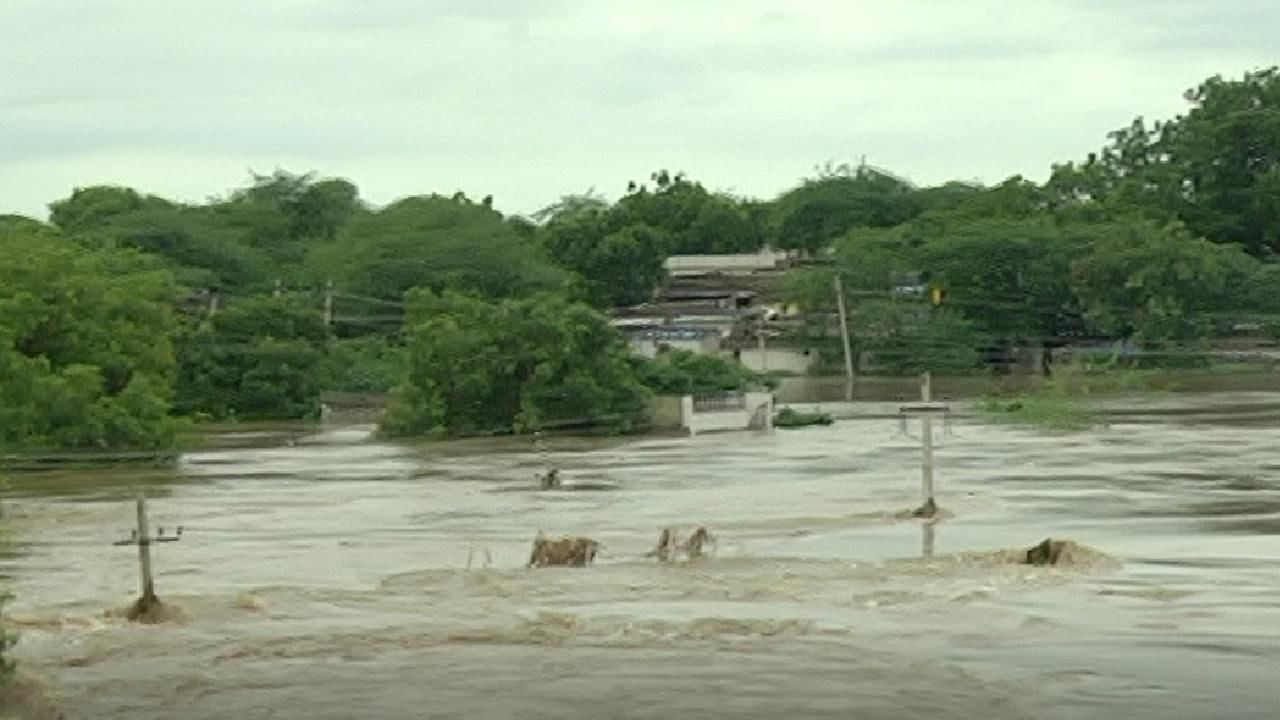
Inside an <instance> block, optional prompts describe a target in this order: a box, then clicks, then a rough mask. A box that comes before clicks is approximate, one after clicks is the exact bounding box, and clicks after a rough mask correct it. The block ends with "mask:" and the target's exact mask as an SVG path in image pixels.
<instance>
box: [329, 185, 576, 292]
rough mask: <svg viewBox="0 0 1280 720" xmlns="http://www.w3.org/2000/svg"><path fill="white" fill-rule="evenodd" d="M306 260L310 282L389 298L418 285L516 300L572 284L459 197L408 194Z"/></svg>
mask: <svg viewBox="0 0 1280 720" xmlns="http://www.w3.org/2000/svg"><path fill="white" fill-rule="evenodd" d="M309 263H310V266H311V276H312V280H313V282H316V283H319V282H324V281H326V280H333V281H334V282H335V283H336V284H337V285H338V286H339V288H340V289H341V290H343V291H345V292H349V293H355V294H359V295H366V296H370V297H375V298H381V299H384V300H391V301H399V300H400V299H401V298H402V297H403V296H404V293H405V292H406V291H408V290H410V289H411V288H416V287H425V288H431V289H433V290H437V291H441V290H444V289H446V288H448V289H453V290H461V291H469V292H470V291H474V292H478V293H481V294H483V295H485V296H487V297H494V298H505V297H519V296H524V295H530V294H533V293H536V292H541V291H546V290H559V289H562V288H564V287H565V286H566V284H567V283H568V282H569V279H570V278H569V275H568V274H567V273H565V272H564V271H563V270H561V269H560V268H558V267H556V266H555V264H553V263H552V262H551V261H550V260H549V259H548V258H547V257H546V256H545V254H544V252H543V251H542V249H541V248H540V247H539V246H538V245H537V244H536V243H534V242H531V241H530V240H529V239H528V238H526V237H522V235H521V233H520V232H518V231H517V229H516V227H515V226H513V225H512V224H511V223H509V222H507V221H506V220H505V219H504V218H503V216H502V214H501V213H499V212H498V211H496V210H494V209H493V208H492V207H491V206H490V205H489V204H488V203H484V202H481V203H476V202H473V201H471V200H470V199H468V198H466V197H465V196H461V195H458V196H455V197H452V198H448V197H443V196H440V195H429V196H419V197H412V198H407V199H404V200H401V201H399V202H396V203H393V204H391V205H389V206H387V207H385V208H383V209H382V210H381V211H379V212H377V213H370V214H361V215H357V216H356V217H355V218H354V219H352V220H351V222H349V223H348V224H347V225H346V226H344V227H343V229H342V230H341V231H339V232H338V234H337V238H336V239H335V240H334V241H333V242H331V243H327V244H324V245H320V246H317V247H316V249H315V250H314V252H313V253H312V255H311V257H310V259H309Z"/></svg>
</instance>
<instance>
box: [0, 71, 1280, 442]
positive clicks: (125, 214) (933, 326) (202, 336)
mask: <svg viewBox="0 0 1280 720" xmlns="http://www.w3.org/2000/svg"><path fill="white" fill-rule="evenodd" d="M1186 99H1187V101H1188V105H1189V109H1188V111H1187V112H1186V113H1185V114H1183V115H1180V116H1178V117H1175V118H1173V119H1170V120H1167V121H1162V122H1156V123H1151V124H1149V123H1147V122H1146V121H1145V120H1143V119H1138V120H1136V121H1134V122H1133V123H1131V124H1130V125H1128V126H1125V127H1124V128H1122V129H1120V130H1117V131H1116V132H1114V133H1112V134H1111V135H1110V136H1109V138H1108V139H1107V142H1106V144H1105V146H1104V147H1102V148H1101V150H1100V151H1099V152H1097V153H1093V154H1090V155H1089V156H1088V157H1086V158H1085V159H1084V160H1082V161H1079V162H1067V163H1063V164H1060V165H1056V166H1054V167H1053V168H1052V172H1051V175H1050V177H1049V178H1048V180H1047V181H1045V182H1044V183H1035V182H1031V181H1028V180H1026V179H1024V178H1020V177H1014V178H1010V179H1008V180H1006V181H1005V182H1002V183H1000V184H998V185H995V186H993V187H983V186H978V185H973V184H967V183H960V182H952V183H946V184H943V185H940V186H936V187H917V186H915V185H913V184H912V183H910V182H908V181H906V180H904V179H902V178H899V177H896V176H894V175H893V174H892V173H890V172H887V171H883V170H879V169H876V168H871V167H867V166H865V165H862V166H857V167H850V166H832V165H827V166H825V167H823V168H821V169H819V170H818V171H817V172H816V173H815V174H814V176H813V177H811V178H808V179H805V180H803V181H802V182H800V183H799V184H798V185H797V186H795V187H794V188H792V189H790V190H788V191H786V192H784V193H782V194H781V195H779V196H778V197H776V198H773V199H770V200H758V199H749V198H741V197H735V196H733V195H730V194H727V193H722V192H717V191H714V190H711V189H708V188H707V187H705V186H704V185H703V184H702V183H700V182H698V181H696V180H693V179H690V178H688V177H687V176H686V175H684V174H683V173H672V172H670V171H667V170H658V171H656V172H654V173H653V174H652V175H651V176H650V177H649V178H647V179H646V180H645V181H643V182H634V181H633V182H630V183H628V184H627V185H626V187H625V192H624V193H623V194H622V196H621V197H620V198H619V199H618V200H617V201H615V202H610V201H608V200H606V199H605V198H603V197H601V196H599V195H596V194H595V193H594V192H590V191H589V192H587V193H584V194H581V195H572V196H567V197H564V198H562V199H561V200H560V201H559V202H557V203H555V204H553V205H551V206H549V207H547V208H545V209H543V210H542V211H539V212H537V213H534V214H532V215H531V216H529V217H520V216H511V215H504V214H503V213H501V212H500V211H499V210H497V209H496V207H495V205H494V201H493V198H491V197H485V198H483V199H481V200H478V201H477V200H475V199H472V198H469V197H467V196H466V195H465V194H462V193H456V194H453V195H439V194H432V195H420V196H415V197H408V198H405V199H403V200H400V201H398V202H395V203H392V204H390V205H388V206H386V207H381V208H376V207H372V206H370V205H369V204H367V203H365V202H364V201H362V200H361V199H360V194H359V191H358V188H357V187H356V185H354V184H353V183H351V182H350V181H348V180H344V179H338V178H318V177H316V176H313V175H309V174H303V175H297V174H292V173H288V172H284V171H277V172H275V173H273V174H271V175H265V176H256V175H255V176H253V177H252V178H251V180H250V182H249V183H248V184H247V185H246V186H245V187H242V188H240V189H237V190H235V191H232V192H230V193H228V194H227V195H226V196H224V197H218V198H213V199H210V200H208V201H207V202H204V203H197V204H190V203H179V202H173V201H170V200H167V199H165V198H161V197H157V196H154V195H149V194H146V193H144V192H141V191H139V190H136V189H132V188H126V187H117V186H111V185H100V186H92V187H85V188H77V189H75V190H74V191H73V192H71V194H70V195H69V196H67V197H65V198H63V199H60V200H57V201H55V202H52V203H51V204H50V215H49V219H48V221H47V222H43V221H39V220H35V219H31V218H23V217H18V216H0V311H2V312H0V420H2V421H3V422H2V423H0V445H3V446H5V447H19V448H41V447H64V448H65V447H83V448H121V447H163V446H165V445H168V444H170V443H172V442H173V439H174V437H175V434H176V432H177V430H178V428H179V427H180V426H179V419H180V418H188V417H192V418H213V419H232V418H273V419H274V418H280V419H283V418H298V417H309V416H314V415H315V414H316V413H317V412H318V411H319V398H320V394H321V393H322V392H323V391H325V390H346V391H354V392H384V391H388V390H395V392H396V397H397V400H396V402H395V405H394V406H393V408H392V409H391V411H390V412H389V414H388V416H387V423H386V429H387V430H388V431H389V432H394V433H399V434H417V433H445V434H449V433H455V434H456V433H464V432H472V431H476V432H478V431H482V430H493V429H495V428H505V429H507V430H520V429H528V428H534V427H540V426H551V425H555V424H557V423H561V424H563V423H569V422H576V421H586V420H590V421H592V422H600V423H603V424H605V425H607V426H610V427H614V428H616V429H627V428H632V427H636V426H638V425H639V424H642V422H643V416H644V412H643V407H644V402H645V399H646V397H647V395H648V394H650V393H652V392H686V391H710V390H715V389H729V388H734V387H741V386H742V385H744V384H746V383H751V382H756V381H758V378H754V377H752V376H751V375H750V374H749V373H744V372H742V371H741V370H740V368H737V367H736V366H734V365H733V364H732V363H726V362H724V361H720V360H714V359H699V358H694V357H691V356H686V355H681V354H675V355H671V356H667V357H664V358H660V359H659V360H658V361H640V360H637V359H635V358H631V357H630V356H629V353H628V352H627V350H626V347H625V344H624V343H623V342H622V340H621V337H620V336H619V335H618V334H617V333H616V331H614V330H613V329H612V328H611V327H610V326H609V325H608V323H607V321H606V320H605V317H604V315H603V314H602V311H605V310H607V309H609V308H611V307H614V306H617V305H628V304H636V303H641V302H645V301H646V300H648V299H649V298H651V297H652V295H653V292H654V289H655V288H656V287H657V286H658V285H659V284H660V283H662V282H663V280H664V269H663V268H664V260H665V259H666V258H667V257H668V256H670V255H672V254H690V253H695V254H696V253H735V252H752V251H756V250H759V249H761V248H764V247H772V248H778V249H787V250H794V251H796V252H797V253H798V254H799V255H800V256H801V257H803V258H808V259H810V260H811V261H812V263H811V264H810V265H809V266H808V267H806V268H803V269H800V270H797V271H793V272H792V273H789V274H788V276H787V277H786V280H785V282H784V284H783V286H781V287H780V288H778V294H779V296H780V297H782V298H784V299H786V300H789V301H790V302H792V303H794V304H796V305H798V306H800V307H801V308H802V309H803V310H805V311H806V312H805V313H804V317H805V318H806V322H805V323H804V325H803V326H802V327H801V328H799V329H798V330H797V331H796V333H797V334H798V335H799V336H800V339H802V340H804V341H806V342H817V343H819V344H821V346H822V347H823V349H824V351H829V350H830V349H832V348H834V347H836V344H835V340H834V339H835V338H836V337H838V332H833V328H832V325H831V320H830V318H831V315H832V313H831V311H832V310H833V308H834V305H835V303H834V296H833V292H832V278H833V276H834V275H836V274H839V276H840V277H841V280H842V283H843V287H844V290H845V293H846V298H845V300H846V304H847V306H848V310H849V316H850V329H851V331H852V334H853V336H854V339H855V342H856V343H857V345H858V347H859V349H862V350H867V351H869V352H870V353H871V355H873V356H874V357H876V358H878V360H877V363H878V367H879V368H880V369H882V370H883V371H886V372H911V371H915V370H919V369H925V368H928V369H934V370H937V371H945V370H956V371H962V370H967V369H970V368H974V367H977V366H978V365H980V364H981V360H982V358H983V357H984V356H989V355H990V354H991V353H992V352H996V353H1000V352H1007V351H1008V350H1009V349H1010V348H1014V347H1025V346H1046V347H1050V348H1052V347H1053V346H1054V345H1056V344H1061V343H1064V342H1067V341H1069V340H1070V339H1072V338H1082V337H1098V338H1107V339H1113V340H1127V341H1131V342H1133V343H1136V344H1139V345H1142V346H1146V347H1150V348H1162V347H1164V348H1168V347H1175V346H1178V347H1182V346H1186V345H1188V344H1193V343H1195V342H1199V341H1203V340H1205V339H1207V338H1212V337H1214V336H1215V335H1217V334H1220V333H1222V332H1223V331H1224V328H1228V327H1229V326H1230V325H1231V324H1232V323H1233V322H1237V321H1240V320H1242V319H1248V318H1250V317H1253V318H1256V319H1260V320H1261V321H1263V322H1264V323H1271V324H1272V325H1273V326H1274V327H1280V325H1278V324H1276V323H1274V322H1273V321H1274V318H1276V317H1277V316H1278V315H1280V269H1277V268H1278V267H1280V266H1278V265H1276V264H1274V260H1275V257H1276V255H1277V253H1280V74H1278V73H1277V70H1275V69H1269V70H1262V71H1258V72H1251V73H1246V74H1245V75H1244V76H1243V77H1241V78H1239V79H1224V78H1221V77H1214V78H1210V79H1208V80H1206V81H1205V82H1203V83H1201V84H1200V85H1199V86H1198V87H1196V88H1194V89H1193V90H1191V91H1189V92H1188V93H1187V96H1186ZM330 283H332V288H334V290H332V292H331V294H330V295H329V297H330V299H331V300H332V299H333V298H336V303H337V305H338V310H336V311H334V310H333V308H332V307H330V312H332V315H331V320H332V321H331V322H328V323H326V322H325V317H326V315H325V313H324V311H322V307H323V303H324V296H325V292H326V288H327V287H329V286H330V285H329V284H330ZM912 286H918V287H923V288H925V290H924V293H923V294H910V293H904V292H902V290H903V288H907V287H912ZM934 289H937V290H940V291H942V292H943V293H944V294H943V295H942V296H941V297H940V300H941V302H940V303H934V302H931V301H930V299H931V292H932V291H933V290H934Z"/></svg>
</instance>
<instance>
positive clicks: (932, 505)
mask: <svg viewBox="0 0 1280 720" xmlns="http://www.w3.org/2000/svg"><path fill="white" fill-rule="evenodd" d="M937 516H938V503H936V502H934V500H933V498H932V497H930V498H929V499H928V500H925V501H924V504H923V505H921V506H920V507H918V508H916V509H915V510H912V511H911V517H913V518H924V519H930V520H931V519H933V518H935V517H937Z"/></svg>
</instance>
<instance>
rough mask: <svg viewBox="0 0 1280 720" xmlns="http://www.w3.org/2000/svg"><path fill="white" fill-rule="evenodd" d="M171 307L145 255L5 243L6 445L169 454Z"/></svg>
mask: <svg viewBox="0 0 1280 720" xmlns="http://www.w3.org/2000/svg"><path fill="white" fill-rule="evenodd" d="M174 296H175V287H174V285H173V279H172V277H171V275H170V274H169V273H168V272H165V271H164V270H162V269H160V268H159V267H158V265H157V264H156V263H155V262H154V261H151V260H149V259H148V258H145V257H143V256H140V255H139V254H137V253H133V252H127V251H92V250H88V249H85V248H82V247H80V246H77V245H75V244H72V243H67V242H65V241H62V240H60V239H58V238H53V237H50V236H49V235H48V234H47V233H43V232H34V233H31V232H21V231H19V232H10V233H0V445H3V446H6V447H12V448H19V449H43V448H99V449H122V448H162V447H166V446H168V445H170V444H172V442H173V441H174V438H175V435H174V432H175V426H174V424H173V423H172V422H171V421H170V419H169V417H168V412H169V401H170V397H171V384H172V380H173V375H174V357H173V350H172V345H171V342H170V334H171V332H172V330H173V327H174V320H173V314H172V310H171V308H172V304H173V298H174Z"/></svg>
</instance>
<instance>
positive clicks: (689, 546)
mask: <svg viewBox="0 0 1280 720" xmlns="http://www.w3.org/2000/svg"><path fill="white" fill-rule="evenodd" d="M707 544H711V545H715V544H716V537H715V536H713V535H712V534H711V533H709V532H707V529H706V528H705V527H702V526H699V527H698V529H697V530H694V531H693V534H692V535H690V536H689V537H688V539H686V540H685V541H684V542H681V541H680V536H679V532H678V531H677V530H676V529H675V528H672V527H666V528H663V529H662V532H661V533H660V534H659V535H658V545H657V547H655V548H654V549H653V550H650V551H649V552H647V553H645V557H656V558H658V560H660V561H662V562H670V561H673V560H675V559H676V558H678V557H679V556H680V555H681V554H683V555H684V556H685V558H686V559H687V560H690V561H692V560H697V559H698V558H701V557H702V556H703V554H704V553H703V548H704V547H705V546H706V545H707Z"/></svg>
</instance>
